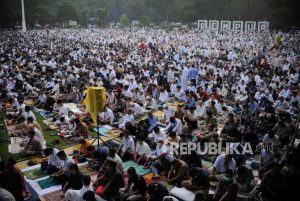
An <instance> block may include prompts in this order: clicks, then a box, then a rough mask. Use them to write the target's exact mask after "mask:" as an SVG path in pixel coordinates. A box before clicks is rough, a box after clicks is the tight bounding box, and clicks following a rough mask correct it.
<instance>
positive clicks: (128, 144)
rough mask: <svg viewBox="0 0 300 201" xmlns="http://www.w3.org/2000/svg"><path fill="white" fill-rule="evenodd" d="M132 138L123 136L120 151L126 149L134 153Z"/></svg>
mask: <svg viewBox="0 0 300 201" xmlns="http://www.w3.org/2000/svg"><path fill="white" fill-rule="evenodd" d="M134 150H135V149H134V140H133V139H132V137H130V136H128V138H126V137H125V136H124V137H123V139H122V151H123V153H124V152H125V151H128V152H130V153H134Z"/></svg>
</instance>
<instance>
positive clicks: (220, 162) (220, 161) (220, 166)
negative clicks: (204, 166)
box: [214, 154, 236, 173]
mask: <svg viewBox="0 0 300 201" xmlns="http://www.w3.org/2000/svg"><path fill="white" fill-rule="evenodd" d="M224 160H225V154H221V155H220V156H218V157H217V159H216V161H215V163H214V167H215V168H216V171H217V172H218V173H224V172H225V166H224ZM235 168H236V162H235V160H234V159H231V160H230V161H229V163H228V169H230V170H232V171H233V172H234V171H235Z"/></svg>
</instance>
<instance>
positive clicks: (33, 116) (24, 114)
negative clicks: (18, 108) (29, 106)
mask: <svg viewBox="0 0 300 201" xmlns="http://www.w3.org/2000/svg"><path fill="white" fill-rule="evenodd" d="M22 115H23V116H24V117H25V119H27V118H28V117H32V118H33V121H36V118H35V115H34V114H33V112H32V111H29V112H25V111H24V112H23V113H22Z"/></svg>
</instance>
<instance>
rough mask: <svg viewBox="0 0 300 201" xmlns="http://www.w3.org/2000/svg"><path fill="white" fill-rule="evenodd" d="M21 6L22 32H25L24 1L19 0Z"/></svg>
mask: <svg viewBox="0 0 300 201" xmlns="http://www.w3.org/2000/svg"><path fill="white" fill-rule="evenodd" d="M21 5H22V31H23V32H25V31H26V20H25V8H24V0H21Z"/></svg>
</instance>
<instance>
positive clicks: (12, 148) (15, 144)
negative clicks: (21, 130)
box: [8, 137, 24, 154]
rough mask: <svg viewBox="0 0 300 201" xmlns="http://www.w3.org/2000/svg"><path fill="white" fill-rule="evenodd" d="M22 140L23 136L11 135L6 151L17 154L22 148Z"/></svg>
mask: <svg viewBox="0 0 300 201" xmlns="http://www.w3.org/2000/svg"><path fill="white" fill-rule="evenodd" d="M21 142H23V138H20V137H11V138H10V144H9V145H8V152H9V153H12V154H17V153H20V152H22V150H24V147H21V146H20V143H21Z"/></svg>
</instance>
